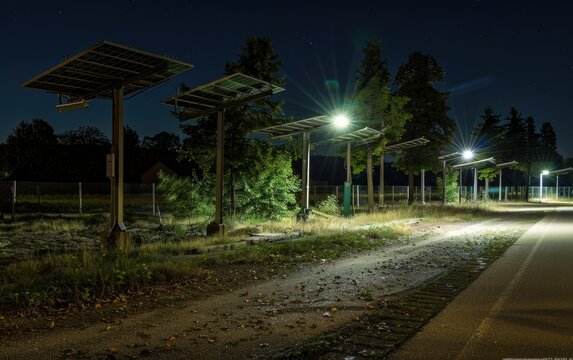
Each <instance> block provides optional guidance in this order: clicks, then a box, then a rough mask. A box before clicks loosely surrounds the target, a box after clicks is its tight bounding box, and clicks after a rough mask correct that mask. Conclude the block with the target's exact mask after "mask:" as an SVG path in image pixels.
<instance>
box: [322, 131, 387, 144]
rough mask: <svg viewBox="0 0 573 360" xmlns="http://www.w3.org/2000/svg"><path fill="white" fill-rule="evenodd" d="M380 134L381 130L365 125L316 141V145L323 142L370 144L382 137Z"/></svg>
mask: <svg viewBox="0 0 573 360" xmlns="http://www.w3.org/2000/svg"><path fill="white" fill-rule="evenodd" d="M380 136H382V132H381V131H378V130H374V129H372V128H369V127H365V128H364V129H360V130H356V131H352V132H350V133H346V134H343V135H339V136H336V137H334V138H332V139H328V140H325V141H321V142H318V143H316V145H321V144H331V145H339V144H348V143H360V144H368V143H371V142H373V141H376V140H378V139H380Z"/></svg>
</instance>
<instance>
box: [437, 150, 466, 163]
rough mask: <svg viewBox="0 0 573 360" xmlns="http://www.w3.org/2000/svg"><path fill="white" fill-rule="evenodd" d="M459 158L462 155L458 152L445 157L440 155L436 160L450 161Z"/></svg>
mask: <svg viewBox="0 0 573 360" xmlns="http://www.w3.org/2000/svg"><path fill="white" fill-rule="evenodd" d="M460 156H462V153H460V152H455V153H451V154H447V155H442V156H440V157H438V160H445V161H447V160H452V159H457V158H459V157H460Z"/></svg>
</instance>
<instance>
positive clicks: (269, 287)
mask: <svg viewBox="0 0 573 360" xmlns="http://www.w3.org/2000/svg"><path fill="white" fill-rule="evenodd" d="M530 225H531V223H530V222H513V221H510V220H503V219H502V218H498V219H489V220H485V221H480V222H473V223H467V222H463V223H456V224H448V225H436V224H433V225H430V226H428V225H426V224H424V223H418V224H413V228H414V230H415V232H414V234H413V235H412V236H407V237H404V238H402V239H401V240H399V241H397V242H393V243H392V245H390V246H385V247H383V248H381V249H378V250H373V251H369V252H366V253H361V254H354V255H351V256H348V257H346V258H344V259H340V260H338V261H336V262H330V261H321V262H320V263H319V264H317V265H306V266H301V267H300V268H299V269H298V270H297V271H296V272H295V273H294V274H292V275H291V276H285V277H282V278H279V279H272V280H269V281H265V282H262V283H259V284H257V285H253V286H249V287H244V288H241V289H239V290H236V291H233V292H229V293H226V294H222V295H216V296H211V297H208V298H205V299H202V300H190V301H186V302H183V303H180V305H179V306H178V307H167V308H162V309H157V310H154V311H151V312H146V313H142V314H138V315H133V316H129V317H128V318H126V319H123V320H118V321H117V322H115V323H112V324H105V323H100V324H95V325H90V326H87V327H86V328H85V329H73V330H69V329H54V331H53V332H51V333H40V334H37V333H36V334H34V333H33V334H25V335H22V336H19V337H18V338H17V339H12V340H10V341H9V342H5V343H1V344H0V358H2V359H59V358H82V359H99V358H118V359H123V358H140V357H154V356H159V355H162V356H163V357H164V358H170V359H221V358H225V359H244V358H246V357H249V356H250V357H251V358H257V357H268V356H270V355H271V354H273V353H276V352H278V351H280V350H281V349H283V348H285V347H290V346H293V345H295V344H297V343H300V342H303V341H307V340H309V339H311V338H314V337H316V336H317V335H319V334H321V333H323V332H325V331H328V330H330V329H333V328H336V327H339V326H340V325H342V324H344V323H346V322H348V321H351V320H352V319H354V318H356V317H357V316H360V315H361V314H363V313H365V312H368V311H369V310H371V309H373V308H374V307H375V306H376V300H379V301H380V300H382V299H383V298H384V297H387V296H391V295H392V294H397V293H400V292H403V291H405V290H407V289H411V288H414V287H416V286H417V285H419V284H421V283H423V282H424V281H427V280H428V279H430V278H432V277H435V276H436V275H438V274H440V273H442V272H444V271H446V270H447V269H448V267H451V266H455V265H457V264H459V263H461V262H463V261H464V260H465V259H468V258H470V257H471V256H472V255H474V254H476V253H479V251H480V250H481V249H482V248H483V246H484V245H485V244H486V243H487V241H488V240H489V239H490V238H491V237H492V236H493V235H494V234H497V233H500V232H508V231H515V232H519V233H521V232H523V231H524V230H525V229H527V228H528V227H529V226H530ZM253 276H256V274H253ZM246 354H249V355H246Z"/></svg>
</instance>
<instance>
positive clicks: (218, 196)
mask: <svg viewBox="0 0 573 360" xmlns="http://www.w3.org/2000/svg"><path fill="white" fill-rule="evenodd" d="M224 159H225V111H224V110H219V111H217V159H216V161H215V220H214V221H213V222H212V223H210V224H209V225H208V226H207V235H213V234H219V235H225V225H224V224H223V186H224V184H223V175H224V174H225V169H224V163H225V162H224Z"/></svg>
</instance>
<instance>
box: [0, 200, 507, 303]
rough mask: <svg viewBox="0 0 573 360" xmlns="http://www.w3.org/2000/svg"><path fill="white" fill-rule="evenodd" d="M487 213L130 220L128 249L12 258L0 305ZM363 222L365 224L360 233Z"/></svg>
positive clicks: (63, 226) (324, 253) (93, 219)
mask: <svg viewBox="0 0 573 360" xmlns="http://www.w3.org/2000/svg"><path fill="white" fill-rule="evenodd" d="M488 213H489V209H488V208H487V207H485V206H483V205H477V206H476V205H464V206H446V207H442V206H428V205H426V206H415V205H414V206H396V207H393V208H391V209H389V210H387V211H385V212H380V213H375V214H362V215H358V216H355V217H352V218H350V219H346V218H333V219H328V220H327V219H318V218H316V219H312V220H311V221H308V222H296V221H295V220H294V219H293V218H288V219H283V220H281V221H274V222H267V223H262V224H258V225H257V226H254V225H252V224H248V225H242V224H241V223H240V222H239V221H238V220H236V222H235V223H234V226H233V227H230V229H229V232H228V236H225V237H206V236H200V235H199V234H200V232H202V231H203V230H204V223H205V222H206V220H207V219H178V218H175V217H170V216H166V217H164V218H163V219H162V222H161V224H160V223H159V220H158V219H156V218H154V219H152V220H151V221H150V220H149V219H148V218H145V217H136V216H133V217H131V218H130V219H129V221H128V222H127V223H128V224H130V225H131V226H132V229H131V231H132V232H133V233H134V237H136V236H138V237H141V238H142V239H143V240H141V242H140V243H141V245H139V246H137V247H135V248H134V249H133V250H132V251H130V252H112V253H105V252H101V251H95V250H93V251H88V250H83V251H76V252H72V253H55V252H51V253H50V252H48V253H44V252H43V253H42V255H38V256H37V257H36V258H31V259H26V260H20V261H14V262H12V263H10V264H8V265H6V266H4V267H1V268H0V306H3V305H11V306H14V307H18V308H26V309H28V310H35V309H38V308H39V307H42V306H48V307H51V306H66V304H69V303H86V302H88V303H89V302H93V301H98V299H102V298H110V297H114V296H117V294H119V293H123V292H126V291H137V290H138V289H140V288H141V287H143V286H145V285H148V284H161V283H168V282H172V281H185V280H188V279H190V278H192V277H194V276H198V275H200V274H203V273H204V272H206V271H212V270H216V269H217V267H220V266H225V265H229V264H259V263H265V264H276V265H277V266H290V265H293V264H297V263H304V262H321V261H327V260H333V259H337V258H340V257H342V256H344V255H345V254H348V253H351V252H359V251H364V250H368V249H372V248H375V247H379V246H382V245H385V244H388V243H389V242H391V241H392V240H394V239H396V238H397V237H399V236H401V235H407V234H409V231H410V230H409V229H408V227H407V226H405V225H403V224H399V223H396V224H393V225H391V226H390V225H381V224H388V223H390V222H392V221H395V220H403V219H411V218H424V219H429V220H431V219H435V220H436V221H438V220H439V221H455V220H462V219H476V218H480V217H484V216H486V215H487V214H488ZM444 218H445V219H447V220H444ZM363 225H369V226H367V227H364V228H361V226H363ZM106 226H107V217H106V216H104V215H96V216H89V215H84V216H82V217H78V216H75V217H71V216H68V217H66V216H52V217H50V216H42V217H39V218H38V217H36V218H33V217H31V218H26V217H19V218H18V221H17V222H15V223H10V224H0V227H3V228H2V230H4V231H5V233H6V234H8V235H9V236H12V235H14V236H21V237H23V238H26V239H31V238H33V236H41V235H42V234H46V233H55V234H66V235H67V236H68V237H69V235H70V234H74V233H80V232H81V233H84V234H85V233H90V232H93V233H94V234H98V233H99V232H100V231H101V230H102V229H105V228H106ZM357 228H358V229H359V230H356V229H357ZM348 229H352V231H347V230H348ZM290 231H302V232H303V233H304V236H303V237H301V238H297V239H293V240H290V241H284V242H274V243H257V244H256V245H247V244H246V243H245V242H244V241H243V240H244V238H245V236H247V235H248V234H250V233H253V232H290ZM10 234H11V235H10ZM22 234H24V236H22ZM94 236H96V237H97V235H94ZM504 241H510V239H509V240H508V239H507V238H506V237H501V238H500V239H499V245H496V244H498V243H496V242H495V241H494V242H492V243H490V245H489V246H491V247H492V251H494V250H495V247H496V246H499V247H500V248H502V247H503V245H504V244H505V243H504ZM513 241H514V240H513ZM198 253H199V254H198ZM197 254H198V255H197ZM365 295H367V294H365Z"/></svg>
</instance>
